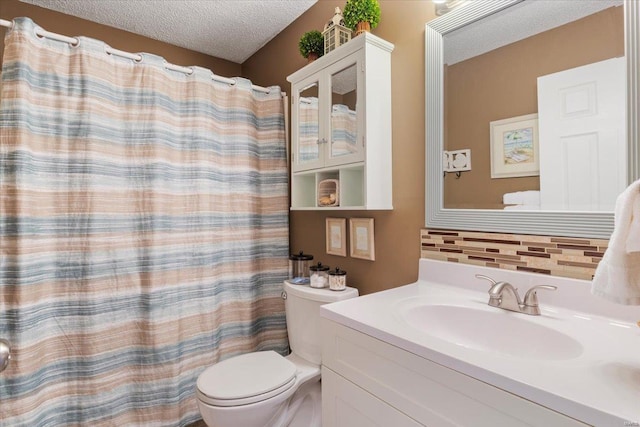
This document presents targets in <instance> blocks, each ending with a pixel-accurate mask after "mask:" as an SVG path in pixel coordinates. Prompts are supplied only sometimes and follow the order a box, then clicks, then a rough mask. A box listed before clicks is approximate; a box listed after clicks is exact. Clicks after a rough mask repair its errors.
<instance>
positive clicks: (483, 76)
mask: <svg viewBox="0 0 640 427" xmlns="http://www.w3.org/2000/svg"><path fill="white" fill-rule="evenodd" d="M639 16H640V4H639V3H638V2H636V1H635V0H582V1H580V2H576V1H572V0H502V1H496V0H490V1H487V0H475V1H468V2H466V3H464V4H463V5H462V6H460V7H459V8H457V9H454V10H452V11H450V12H449V13H447V14H446V15H443V16H441V17H439V18H437V19H435V20H433V21H431V22H429V23H428V24H427V26H426V34H425V36H426V55H425V56H426V67H425V70H426V94H427V96H426V139H427V140H426V144H427V149H426V156H427V158H426V193H427V194H426V226H427V227H432V228H447V229H462V230H480V231H496V232H510V233H523V234H542V235H559V236H576V237H603V238H608V237H609V236H610V234H611V232H612V230H613V208H614V203H615V199H616V197H617V195H618V194H619V193H620V192H621V191H622V190H623V189H624V188H626V186H627V185H628V184H629V183H630V182H632V181H634V180H636V179H638V178H639V177H640V167H639V164H640V158H639V150H638V111H639V110H638V107H639V103H640V101H639V96H640V88H639V87H638V73H639V71H640V67H639V58H638V57H639V51H640V47H639V43H640V42H639V40H640V37H639V20H640V17H639ZM464 149H470V150H471V170H470V171H465V172H462V173H461V175H460V176H459V177H456V175H455V174H448V173H444V174H443V171H444V167H443V153H444V151H445V150H446V151H448V152H456V150H464ZM449 160H451V157H449Z"/></svg>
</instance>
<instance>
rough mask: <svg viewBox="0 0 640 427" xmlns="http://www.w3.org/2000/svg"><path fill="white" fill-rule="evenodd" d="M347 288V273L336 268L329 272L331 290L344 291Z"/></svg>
mask: <svg viewBox="0 0 640 427" xmlns="http://www.w3.org/2000/svg"><path fill="white" fill-rule="evenodd" d="M346 288H347V272H346V271H344V270H340V267H336V269H335V270H331V271H330V272H329V289H331V290H332V291H344V290H345V289H346Z"/></svg>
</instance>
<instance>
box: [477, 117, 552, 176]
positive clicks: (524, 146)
mask: <svg viewBox="0 0 640 427" xmlns="http://www.w3.org/2000/svg"><path fill="white" fill-rule="evenodd" d="M489 127H490V135H491V143H490V151H491V178H514V177H521V176H539V175H540V146H539V141H538V114H527V115H524V116H517V117H511V118H508V119H503V120H496V121H493V122H490V123H489Z"/></svg>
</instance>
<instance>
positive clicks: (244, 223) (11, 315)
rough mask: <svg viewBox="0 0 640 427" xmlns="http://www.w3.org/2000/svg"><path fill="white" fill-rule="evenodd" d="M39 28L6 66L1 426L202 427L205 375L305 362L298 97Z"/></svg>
mask: <svg viewBox="0 0 640 427" xmlns="http://www.w3.org/2000/svg"><path fill="white" fill-rule="evenodd" d="M34 29H35V24H34V23H33V22H32V21H30V20H28V19H25V18H22V19H19V20H16V21H15V24H14V28H13V29H12V30H11V31H9V32H8V33H7V35H6V38H5V51H4V60H3V67H2V98H1V118H0V196H1V198H0V239H1V241H0V251H1V252H0V256H1V258H0V338H5V339H8V340H9V341H10V342H11V344H12V346H13V359H12V361H11V363H10V364H9V367H8V368H7V370H6V371H4V372H2V373H0V425H1V426H3V427H5V426H6V427H8V426H29V427H36V426H62V425H65V426H66V425H81V426H124V425H130V426H142V425H154V426H177V425H187V424H189V423H191V422H194V421H196V420H197V419H198V418H199V415H198V410H197V406H196V401H195V397H194V392H195V384H196V378H197V376H198V374H199V373H200V372H202V370H203V369H204V368H206V367H207V366H209V365H211V364H213V363H215V362H217V361H219V360H221V359H223V358H226V357H229V356H231V355H234V354H238V353H242V352H248V351H254V350H267V349H273V350H276V351H278V352H280V353H283V354H284V353H285V352H286V351H287V338H286V329H285V318H284V306H283V303H282V299H281V298H280V293H281V285H282V280H283V279H285V278H286V273H287V253H288V210H287V206H288V197H287V170H286V150H285V142H284V137H285V129H284V107H283V101H282V95H281V93H280V89H279V88H277V87H272V88H271V90H270V93H269V94H263V93H258V92H256V91H252V90H251V84H250V82H249V81H247V80H243V79H237V83H236V84H235V85H233V86H231V85H228V84H223V83H216V82H214V81H213V80H212V79H211V72H210V71H208V70H205V69H201V68H197V67H194V72H193V73H192V74H191V75H186V74H183V73H180V72H175V71H169V70H167V69H165V68H164V67H163V59H162V58H160V57H157V56H154V55H149V54H142V56H143V60H142V61H141V62H140V63H136V62H135V61H132V60H129V59H125V58H122V57H117V56H110V55H108V54H106V53H105V44H104V43H103V42H100V41H97V40H93V39H89V38H84V37H80V38H79V40H80V43H79V45H77V46H71V45H69V44H66V43H62V42H59V41H53V40H49V39H45V38H40V37H38V36H36V35H35V33H34Z"/></svg>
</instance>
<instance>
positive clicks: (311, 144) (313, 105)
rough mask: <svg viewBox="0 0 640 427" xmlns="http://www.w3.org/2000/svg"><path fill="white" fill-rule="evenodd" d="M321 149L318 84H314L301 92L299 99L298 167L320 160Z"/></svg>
mask: <svg viewBox="0 0 640 427" xmlns="http://www.w3.org/2000/svg"><path fill="white" fill-rule="evenodd" d="M320 149H321V141H320V109H319V108H318V82H314V83H311V84H309V85H307V86H305V87H304V88H303V89H302V90H300V93H299V97H298V145H297V150H298V153H297V163H298V165H300V166H303V165H305V164H309V163H314V162H317V161H318V160H320Z"/></svg>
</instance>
